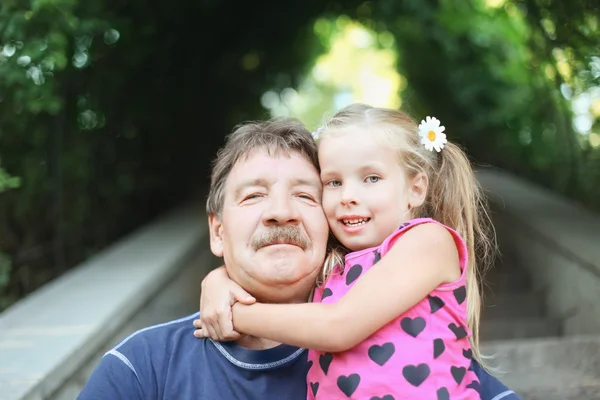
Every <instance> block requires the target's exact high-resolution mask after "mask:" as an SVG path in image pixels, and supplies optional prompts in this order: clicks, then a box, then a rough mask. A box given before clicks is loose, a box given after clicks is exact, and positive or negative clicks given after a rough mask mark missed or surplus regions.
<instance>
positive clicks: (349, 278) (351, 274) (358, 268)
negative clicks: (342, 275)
mask: <svg viewBox="0 0 600 400" xmlns="http://www.w3.org/2000/svg"><path fill="white" fill-rule="evenodd" d="M362 270H363V267H362V265H360V264H354V265H353V266H352V268H350V270H349V271H348V275H346V285H349V284H351V283H352V282H354V281H355V280H357V279H358V277H359V276H360V274H362Z"/></svg>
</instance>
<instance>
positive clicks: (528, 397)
mask: <svg viewBox="0 0 600 400" xmlns="http://www.w3.org/2000/svg"><path fill="white" fill-rule="evenodd" d="M563 379H564V377H563ZM515 393H517V394H518V395H520V396H521V397H522V398H523V400H598V399H600V382H589V383H586V382H579V381H575V382H573V383H565V385H564V386H553V387H546V388H531V389H524V390H521V391H519V392H515Z"/></svg>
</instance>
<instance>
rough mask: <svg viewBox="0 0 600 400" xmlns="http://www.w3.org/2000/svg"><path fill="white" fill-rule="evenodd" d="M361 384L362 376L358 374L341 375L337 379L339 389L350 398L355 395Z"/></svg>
mask: <svg viewBox="0 0 600 400" xmlns="http://www.w3.org/2000/svg"><path fill="white" fill-rule="evenodd" d="M359 383H360V375H358V374H350V375H348V376H344V375H340V376H339V377H338V378H337V385H338V387H339V388H340V390H341V391H342V392H344V394H345V395H346V396H348V397H350V396H352V393H354V391H355V390H356V388H357V387H358V384H359Z"/></svg>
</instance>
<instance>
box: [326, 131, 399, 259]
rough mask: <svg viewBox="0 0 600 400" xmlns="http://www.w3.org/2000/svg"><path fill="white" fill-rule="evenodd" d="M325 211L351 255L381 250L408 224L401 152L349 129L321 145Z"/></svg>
mask: <svg viewBox="0 0 600 400" xmlns="http://www.w3.org/2000/svg"><path fill="white" fill-rule="evenodd" d="M319 163H320V165H321V181H322V182H323V210H324V211H325V215H326V217H327V221H328V223H329V226H330V228H331V231H332V232H333V234H334V235H335V236H336V238H337V239H338V240H339V241H340V242H341V243H342V244H343V245H344V246H346V247H347V248H349V249H350V250H352V251H356V250H362V249H366V248H369V247H376V246H379V245H380V244H381V243H382V242H383V240H384V239H385V238H386V237H387V236H389V235H390V234H392V232H394V230H396V229H397V228H398V226H399V225H400V224H401V223H402V222H404V221H406V220H407V219H409V213H408V209H409V207H408V204H409V185H408V182H407V178H406V174H405V171H404V169H403V168H402V167H401V166H400V164H399V163H398V155H397V151H395V150H393V149H391V148H390V147H389V146H385V145H383V144H382V143H380V141H378V140H375V137H374V134H373V133H369V132H365V131H364V129H361V128H355V127H349V128H345V129H344V130H343V131H342V132H340V133H335V134H332V135H330V136H325V137H324V138H322V139H321V140H320V141H319Z"/></svg>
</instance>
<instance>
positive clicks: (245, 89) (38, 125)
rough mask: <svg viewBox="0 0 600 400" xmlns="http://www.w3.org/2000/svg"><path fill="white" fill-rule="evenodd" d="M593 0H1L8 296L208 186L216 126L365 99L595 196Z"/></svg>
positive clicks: (0, 264) (598, 199)
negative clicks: (439, 125)
mask: <svg viewBox="0 0 600 400" xmlns="http://www.w3.org/2000/svg"><path fill="white" fill-rule="evenodd" d="M599 16H600V6H599V5H598V2H597V0H594V1H591V0H590V1H587V0H571V1H569V2H567V1H556V0H555V1H553V0H461V1H451V0H404V1H398V0H381V1H367V2H364V1H354V0H349V1H343V2H341V1H340V2H335V1H323V0H319V1H316V0H303V1H297V0H287V1H285V0H284V1H278V2H270V3H260V5H258V3H255V2H248V1H217V0H178V1H173V2H166V1H158V0H111V1H108V0H85V1H83V0H27V1H25V0H2V2H1V3H0V310H2V309H4V308H6V307H7V306H9V305H10V304H11V303H13V302H14V301H16V300H17V299H18V298H20V297H22V296H24V295H26V294H27V293H29V292H31V291H32V290H35V289H36V288H37V287H39V286H40V285H42V284H44V283H45V282H47V281H48V280H50V279H52V278H53V277H55V276H58V275H59V274H61V273H63V272H64V271H66V270H68V268H70V267H72V266H74V265H76V264H77V263H79V262H81V261H83V260H85V259H86V258H87V257H89V256H90V255H92V254H94V252H96V251H97V250H98V249H100V248H102V247H105V246H107V245H108V244H110V243H112V242H114V241H115V240H117V239H118V238H119V237H121V236H122V235H124V234H126V233H128V232H130V231H131V230H132V229H134V228H136V227H138V226H139V225H140V224H143V223H144V222H147V221H149V220H150V219H151V218H153V217H155V216H156V215H157V214H159V213H161V212H164V211H165V210H168V209H169V208H170V207H173V206H174V205H176V204H178V203H180V202H182V201H184V200H186V199H197V201H202V200H203V198H202V197H201V196H202V195H203V194H204V193H205V190H206V186H207V183H208V176H209V169H210V161H211V159H212V158H213V156H214V153H215V151H216V149H217V148H218V147H219V146H220V145H221V144H222V143H223V137H224V135H226V134H227V133H229V132H230V131H231V129H232V127H233V126H234V125H235V124H237V123H240V122H242V121H245V120H250V119H264V118H268V117H270V116H278V115H291V116H294V117H297V118H300V119H301V120H302V121H303V122H304V123H306V124H307V126H308V127H309V128H310V129H316V128H317V127H318V126H319V124H320V123H321V121H322V118H323V115H330V114H332V113H333V112H335V111H336V110H337V109H339V108H340V107H342V106H344V105H346V104H348V103H350V102H355V101H360V102H366V103H369V104H372V105H380V106H389V107H402V108H403V109H405V110H406V111H408V112H409V113H410V114H411V115H413V116H414V117H415V119H417V120H420V119H422V118H424V117H425V116H426V115H432V116H436V117H437V118H439V119H440V120H441V121H442V122H443V124H444V125H445V126H446V132H447V134H448V135H449V138H450V139H451V140H454V141H456V142H458V143H460V144H462V145H463V146H464V147H465V148H466V149H467V151H468V153H469V155H470V156H471V158H472V159H473V160H474V162H475V163H476V164H478V165H494V166H497V167H500V168H504V169H506V170H509V171H512V172H514V173H515V174H518V175H519V176H521V177H524V178H526V179H529V180H531V181H533V182H536V183H538V184H541V185H543V186H546V187H548V188H550V189H551V190H553V191H555V192H557V193H560V194H562V195H564V196H567V197H569V198H571V199H572V200H574V201H576V202H578V203H580V204H581V205H582V206H584V207H587V208H590V209H593V210H600V33H599V32H600V30H599V26H598V25H599V24H600V17H599Z"/></svg>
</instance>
